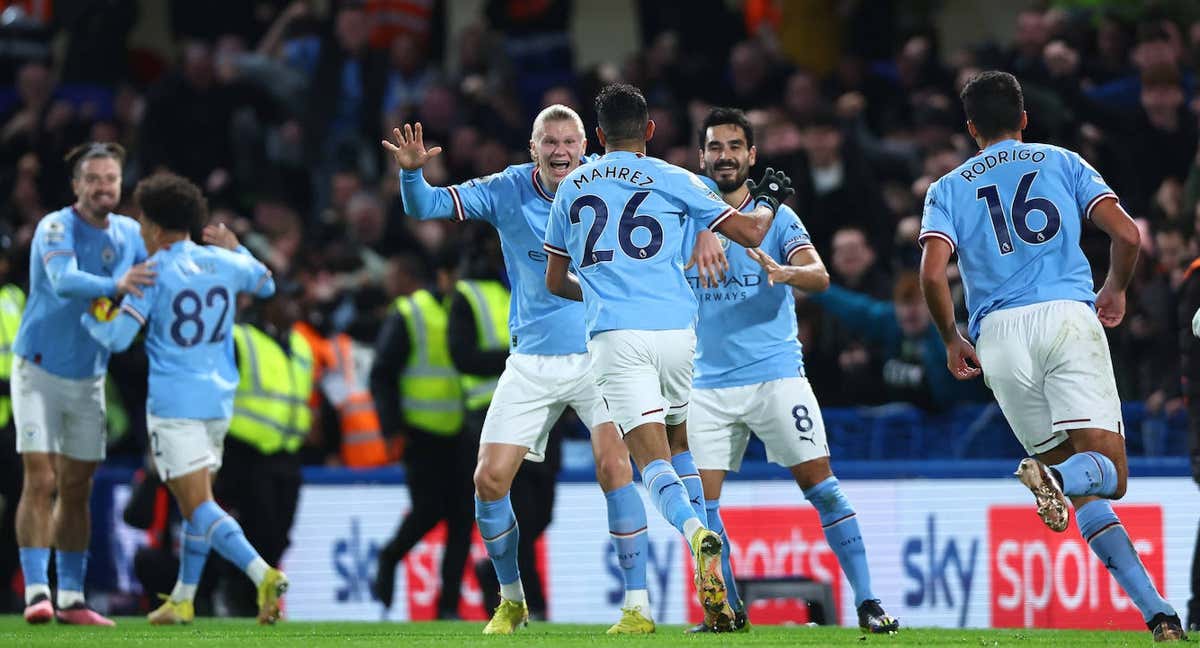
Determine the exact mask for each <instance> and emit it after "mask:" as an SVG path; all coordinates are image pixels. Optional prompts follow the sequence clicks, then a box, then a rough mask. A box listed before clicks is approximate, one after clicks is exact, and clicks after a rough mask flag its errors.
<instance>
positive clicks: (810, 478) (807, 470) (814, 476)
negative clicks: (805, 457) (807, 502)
mask: <svg viewBox="0 0 1200 648" xmlns="http://www.w3.org/2000/svg"><path fill="white" fill-rule="evenodd" d="M791 473H792V477H793V478H794V479H795V480H796V485H797V486H799V487H800V488H801V489H802V490H808V489H810V488H812V487H813V486H816V485H817V484H819V483H821V482H823V481H825V480H826V479H829V478H830V477H833V469H832V468H831V467H830V466H829V457H819V458H817V459H812V460H809V461H805V462H803V463H799V464H796V465H795V466H792V467H791Z"/></svg>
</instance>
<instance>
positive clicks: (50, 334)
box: [13, 207, 146, 379]
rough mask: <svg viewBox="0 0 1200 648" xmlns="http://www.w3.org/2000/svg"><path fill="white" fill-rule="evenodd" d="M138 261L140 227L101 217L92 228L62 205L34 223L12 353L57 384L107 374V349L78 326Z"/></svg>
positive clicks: (122, 219) (143, 251)
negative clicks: (104, 224) (25, 296)
mask: <svg viewBox="0 0 1200 648" xmlns="http://www.w3.org/2000/svg"><path fill="white" fill-rule="evenodd" d="M145 258H146V246H145V244H144V243H143V242H142V234H141V227H140V226H139V225H138V223H137V221H135V220H133V219H132V218H129V217H127V216H120V215H118V214H109V216H108V227H105V228H103V229H101V228H98V227H94V226H92V225H91V224H89V223H88V222H87V221H85V220H83V218H82V217H81V216H79V215H78V214H77V213H75V209H74V208H73V207H64V208H63V209H60V210H58V211H56V212H52V213H50V214H47V215H46V217H45V218H43V219H42V220H41V222H39V223H38V226H37V229H36V230H35V231H34V234H33V246H32V249H31V250H30V253H29V301H28V302H27V303H26V304H25V313H24V315H23V316H22V317H21V327H20V329H18V331H17V339H16V342H15V343H14V345H13V351H14V353H16V354H17V355H18V356H20V357H22V358H24V359H26V360H28V361H30V362H32V363H34V364H36V365H38V366H39V367H41V368H42V369H45V370H46V371H48V372H50V373H52V374H54V375H56V376H60V377H62V378H72V379H82V378H92V377H95V376H99V375H101V374H103V373H104V372H105V371H107V369H108V355H109V354H108V350H106V349H105V348H104V347H102V346H100V345H99V344H96V341H95V340H93V339H92V338H91V336H89V335H88V334H87V333H86V332H84V330H83V329H82V328H80V326H79V316H80V315H81V314H83V313H85V312H87V311H88V310H89V309H90V308H91V304H92V300H93V299H95V298H97V297H113V296H115V295H116V293H117V279H119V278H121V276H122V275H124V274H125V273H126V272H127V271H128V270H129V268H131V267H133V265H134V264H135V263H140V262H141V261H142V260H144V259H145Z"/></svg>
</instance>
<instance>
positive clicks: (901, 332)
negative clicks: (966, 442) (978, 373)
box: [809, 272, 985, 410]
mask: <svg viewBox="0 0 1200 648" xmlns="http://www.w3.org/2000/svg"><path fill="white" fill-rule="evenodd" d="M809 299H811V300H813V301H815V302H816V303H818V304H820V306H821V307H822V308H823V309H825V310H826V311H827V312H829V313H831V314H832V315H833V316H834V317H836V318H837V319H838V321H839V322H840V323H841V325H842V326H844V327H846V328H847V329H849V330H851V331H853V332H854V333H857V334H858V335H861V336H862V337H863V338H864V339H865V340H866V341H868V342H869V343H871V344H873V345H877V346H878V348H879V350H880V357H879V360H880V366H879V367H878V371H879V377H878V378H877V381H878V383H879V384H881V385H882V387H883V389H884V390H885V393H886V396H885V398H884V401H885V402H897V401H898V402H907V403H912V404H913V405H916V406H918V407H921V408H924V409H927V410H941V409H945V408H947V407H948V406H950V405H952V404H954V403H964V402H973V401H982V400H984V398H985V389H984V388H983V386H982V384H981V383H979V382H974V383H961V382H958V381H956V380H954V378H953V377H952V376H951V375H950V374H949V373H947V372H946V371H944V368H945V367H944V365H945V357H946V349H945V347H944V346H943V345H942V340H941V337H940V336H939V335H938V332H937V327H935V326H934V325H933V322H932V321H931V320H930V319H929V311H928V310H926V309H925V302H924V301H923V299H922V297H921V285H920V281H919V280H918V279H917V276H916V274H915V273H913V272H907V273H904V274H901V275H899V276H898V277H897V278H896V282H895V287H894V288H893V299H892V301H891V302H888V301H884V300H879V299H873V298H871V297H870V296H868V295H864V294H861V293H856V292H853V291H850V290H846V289H845V288H842V287H840V286H836V285H830V286H829V289H828V290H826V291H825V292H823V293H816V294H813V295H810V296H809Z"/></svg>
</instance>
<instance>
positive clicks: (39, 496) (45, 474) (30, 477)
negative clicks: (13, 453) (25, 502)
mask: <svg viewBox="0 0 1200 648" xmlns="http://www.w3.org/2000/svg"><path fill="white" fill-rule="evenodd" d="M23 482H24V484H23V487H22V490H21V495H22V497H27V498H29V499H31V500H34V501H39V502H49V501H50V500H51V499H52V498H53V497H54V492H55V489H56V488H57V480H56V479H55V475H54V469H52V468H50V467H49V466H46V467H45V468H44V469H40V470H29V469H28V468H26V470H25V476H24V478H23Z"/></svg>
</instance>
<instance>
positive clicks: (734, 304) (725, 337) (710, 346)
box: [683, 196, 813, 389]
mask: <svg viewBox="0 0 1200 648" xmlns="http://www.w3.org/2000/svg"><path fill="white" fill-rule="evenodd" d="M749 206H750V197H749V196H747V197H746V201H745V202H743V203H742V205H741V206H740V207H738V210H739V211H743V210H746V209H748V208H749ZM697 230H698V226H695V225H693V226H691V227H690V228H689V229H688V234H687V235H685V237H684V243H683V258H684V259H689V258H691V254H692V248H694V247H695V240H696V236H695V235H696V232H697ZM717 237H718V238H719V239H720V240H721V244H722V245H723V246H724V248H725V256H726V258H728V259H729V271H728V272H727V273H726V274H725V280H724V281H723V282H722V283H721V285H720V286H717V287H710V288H702V287H700V277H699V274H698V273H697V272H696V270H695V268H693V269H691V270H688V272H687V281H688V284H689V285H691V287H692V290H693V291H695V293H696V299H697V300H698V301H699V302H700V308H699V313H700V319H699V321H698V322H697V323H696V363H695V367H694V370H693V371H694V376H695V378H694V380H693V383H692V385H693V386H694V387H697V388H701V389H717V388H723V387H739V386H741V385H753V384H757V383H763V382H768V381H771V380H778V379H780V378H791V377H795V376H803V375H804V355H803V352H802V349H801V347H800V340H799V337H798V331H797V327H796V298H795V297H794V296H793V294H792V287H791V286H788V285H785V284H776V285H774V286H772V285H770V284H768V283H767V271H766V270H763V268H762V266H760V265H758V262H757V261H755V260H754V259H751V258H750V257H749V256H748V255H747V254H746V248H745V247H743V246H742V245H740V244H738V243H736V242H734V241H730V240H729V239H727V238H725V237H724V236H722V235H720V234H717ZM812 246H813V245H812V239H811V238H810V237H809V235H808V230H807V229H805V227H804V223H802V222H800V217H799V216H797V215H796V212H794V211H792V209H791V208H790V207H788V206H787V205H782V206H780V207H779V211H778V212H776V213H775V221H774V222H773V223H771V229H769V230H767V234H766V236H765V237H763V242H762V244H761V245H760V246H759V249H760V250H762V251H763V252H766V253H767V254H768V255H770V256H771V257H772V258H774V259H775V260H776V261H777V262H779V263H780V264H781V265H787V264H788V261H789V260H790V259H791V256H792V254H794V253H795V252H797V251H799V250H803V249H806V248H811V247H812Z"/></svg>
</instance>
